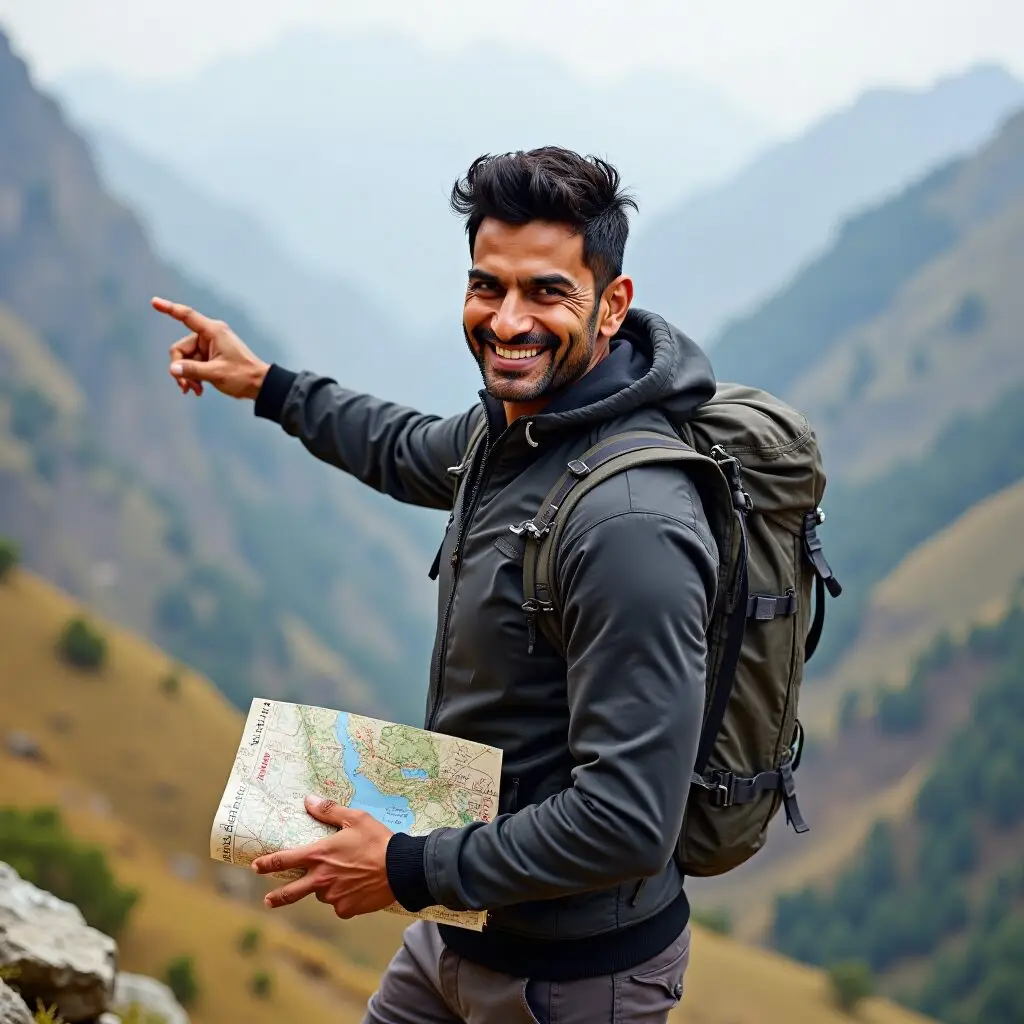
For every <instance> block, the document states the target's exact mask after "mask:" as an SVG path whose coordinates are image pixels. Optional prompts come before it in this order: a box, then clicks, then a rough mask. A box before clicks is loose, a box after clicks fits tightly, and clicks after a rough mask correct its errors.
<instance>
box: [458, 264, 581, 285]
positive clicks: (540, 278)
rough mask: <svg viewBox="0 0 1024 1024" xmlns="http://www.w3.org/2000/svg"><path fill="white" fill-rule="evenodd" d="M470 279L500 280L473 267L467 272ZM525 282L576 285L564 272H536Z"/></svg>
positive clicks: (485, 281) (482, 281)
mask: <svg viewBox="0 0 1024 1024" xmlns="http://www.w3.org/2000/svg"><path fill="white" fill-rule="evenodd" d="M469 280H470V281H479V282H480V283H481V284H500V283H501V282H500V280H499V279H498V278H497V276H496V275H494V274H489V273H487V271H486V270H478V269H477V268H476V267H474V268H473V269H472V270H470V272H469ZM524 283H526V284H530V285H532V286H533V287H534V288H569V289H573V288H576V287H577V284H576V282H575V281H573V280H572V279H571V278H569V277H566V276H565V274H537V275H535V276H534V277H528V278H526V279H525V282H524Z"/></svg>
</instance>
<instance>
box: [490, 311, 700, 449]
mask: <svg viewBox="0 0 1024 1024" xmlns="http://www.w3.org/2000/svg"><path fill="white" fill-rule="evenodd" d="M714 393H715V375H714V371H713V370H712V368H711V362H710V361H709V360H708V357H707V356H706V355H705V354H704V351H703V350H702V349H701V348H700V346H699V345H697V343H696V342H694V341H692V340H691V339H690V338H688V337H687V336H686V335H685V334H684V333H683V332H682V331H681V330H679V329H678V328H677V327H674V326H673V325H672V324H670V323H668V321H666V320H665V319H664V318H662V317H660V316H658V315H657V314H656V313H650V312H648V311H647V310H643V309H631V310H630V311H629V312H628V313H627V314H626V318H625V320H624V321H623V323H622V327H621V328H620V330H619V333H618V334H616V335H615V337H614V338H613V339H612V343H611V349H610V352H609V354H608V356H607V357H606V358H605V359H603V360H602V361H601V362H600V363H598V365H597V366H595V367H594V368H593V369H592V370H591V371H590V372H589V373H587V374H586V375H585V376H583V377H581V378H580V379H579V380H577V381H574V382H573V383H572V384H571V385H570V386H569V387H568V388H566V389H565V390H564V391H563V392H561V393H560V394H559V395H556V396H555V397H554V398H553V399H552V401H551V402H550V404H549V405H548V406H547V407H546V408H545V409H544V411H543V412H542V413H539V414H538V415H537V416H534V417H532V419H533V424H534V426H533V431H534V434H535V436H536V435H540V434H541V433H548V432H549V431H550V432H557V431H558V430H560V429H561V428H563V427H569V426H572V427H579V426H582V425H586V424H591V423H599V422H604V421H606V420H611V419H616V418H617V417H619V416H622V415H624V414H625V413H629V412H632V411H633V410H635V409H639V408H641V407H643V406H657V407H658V408H660V409H663V410H664V411H665V412H666V413H667V414H668V415H669V416H670V417H671V418H672V419H674V420H675V419H685V418H686V417H687V416H688V415H690V413H692V412H693V410H694V409H696V408H697V407H698V406H700V405H702V404H703V403H704V402H706V401H708V400H709V399H710V398H711V397H712V396H713V395H714ZM485 394H486V393H482V397H483V396H484V395H485ZM485 401H487V398H485ZM488 405H490V402H488ZM502 418H504V414H502Z"/></svg>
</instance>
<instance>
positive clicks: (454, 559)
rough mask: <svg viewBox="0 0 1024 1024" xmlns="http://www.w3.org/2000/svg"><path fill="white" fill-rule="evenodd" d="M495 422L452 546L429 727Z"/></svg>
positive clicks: (486, 437) (438, 698) (435, 708)
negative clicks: (464, 550) (449, 584)
mask: <svg viewBox="0 0 1024 1024" xmlns="http://www.w3.org/2000/svg"><path fill="white" fill-rule="evenodd" d="M484 415H485V416H486V415H487V410H486V408H485V409H484ZM505 433H507V430H506V431H504V432H503V433H502V435H501V436H500V437H499V438H498V440H499V441H500V440H501V438H502V437H504V436H505ZM490 442H491V424H490V422H488V424H487V427H486V429H485V430H484V437H483V445H484V457H483V460H482V461H481V463H480V472H479V473H477V475H476V480H475V481H474V482H473V489H472V491H470V494H469V500H468V501H467V502H466V503H465V504H464V505H463V510H462V517H461V519H460V521H459V532H458V534H457V535H456V537H455V547H454V548H452V555H451V564H452V587H451V590H450V591H449V592H448V602H447V604H446V605H445V609H444V619H443V624H442V626H441V642H440V643H439V644H438V646H437V661H436V662H435V664H434V677H435V679H436V682H435V684H434V702H433V704H432V705H431V708H430V715H429V717H428V718H427V729H433V728H434V719H435V718H436V717H437V712H438V709H439V708H440V706H441V696H442V691H443V685H442V684H443V681H444V661H445V657H446V655H447V653H448V625H449V622H450V620H451V614H452V605H453V604H455V588H456V586H457V585H458V582H459V570H460V569H461V568H462V559H461V558H460V557H459V555H460V552H461V548H462V542H463V540H465V538H466V532H467V530H468V529H469V523H470V520H471V519H472V517H473V512H474V511H475V509H476V502H477V498H478V497H479V495H480V491H481V490H482V489H483V484H484V480H485V479H486V470H487V462H488V460H489V459H490V457H491V443H490ZM471 471H472V469H471V467H467V472H471Z"/></svg>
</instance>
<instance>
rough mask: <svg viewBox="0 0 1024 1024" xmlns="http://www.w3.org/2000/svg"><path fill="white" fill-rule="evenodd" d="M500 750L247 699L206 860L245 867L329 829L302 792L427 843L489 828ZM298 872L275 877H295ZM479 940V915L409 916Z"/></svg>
mask: <svg viewBox="0 0 1024 1024" xmlns="http://www.w3.org/2000/svg"><path fill="white" fill-rule="evenodd" d="M500 778H501V751H500V750H499V749H498V748H497V747H489V746H486V745H484V744H482V743H473V742H470V741H469V740H463V739H458V738H457V737H455V736H446V735H444V734H442V733H436V732H428V731H427V730H425V729H416V728H414V727H413V726H409V725H398V724H396V723H394V722H384V721H381V720H380V719H377V718H366V717H363V716H361V715H353V714H349V713H348V712H345V711H332V710H330V709H329V708H319V707H312V706H309V705H305V704H289V703H286V702H284V701H276V700H265V699H263V698H258V697H257V698H255V699H254V700H253V702H252V704H251V706H250V708H249V715H248V717H247V719H246V722H245V729H244V731H243V733H242V739H241V742H240V743H239V746H238V753H237V754H236V755H235V763H234V766H233V767H232V769H231V775H230V776H229V778H228V782H227V785H226V786H225V787H224V795H223V797H222V798H221V802H220V805H219V806H218V808H217V814H216V817H215V818H214V822H213V829H212V831H211V833H210V856H211V857H212V858H213V859H214V860H218V861H221V862H223V863H226V864H236V865H239V866H245V867H248V865H249V864H251V863H252V862H253V861H254V860H255V859H256V858H257V857H262V856H263V855H264V854H267V853H276V852H277V851H278V850H285V849H291V848H293V847H296V846H304V845H305V844H307V843H312V842H315V841H316V840H318V839H323V838H324V837H325V836H328V835H331V834H332V833H333V832H336V831H337V829H336V828H335V827H334V826H332V825H326V824H324V823H323V822H320V821H317V820H316V818H313V817H312V816H311V815H309V814H308V813H307V812H306V808H305V805H304V800H305V797H306V794H307V793H316V794H318V795H320V796H325V797H330V798H331V799H332V800H336V801H337V802H338V803H339V804H342V805H344V806H346V807H353V808H357V809H359V810H363V811H367V812H368V813H369V814H372V815H373V816H374V817H375V818H376V819H377V820H378V821H381V822H383V823H384V824H385V825H387V826H388V828H390V829H391V830H392V831H394V832H407V833H408V834H409V835H413V836H420V835H426V834H427V833H428V832H430V831H432V830H433V829H435V828H458V827H460V826H462V825H466V824H469V823H470V822H473V821H491V820H493V818H494V816H495V814H496V813H497V808H498V787H499V782H500ZM301 875H302V871H301V869H299V870H295V871H289V872H281V873H280V874H278V875H275V876H273V877H277V878H282V879H288V880H291V879H294V878H299V877H301ZM386 909H387V910H389V911H390V912H392V913H396V914H402V915H405V916H406V917H418V918H423V919H425V920H428V921H438V922H440V923H442V924H452V925H457V926H460V927H463V928H471V929H474V930H475V931H481V930H482V929H483V927H484V924H485V922H486V919H487V912H486V911H479V912H477V911H454V910H448V909H447V908H446V907H440V906H437V907H427V908H426V909H424V910H422V911H420V912H419V913H416V914H412V913H410V912H409V911H407V910H405V909H404V908H403V907H402V906H400V905H399V904H398V903H394V904H393V905H392V906H390V907H388V908H386Z"/></svg>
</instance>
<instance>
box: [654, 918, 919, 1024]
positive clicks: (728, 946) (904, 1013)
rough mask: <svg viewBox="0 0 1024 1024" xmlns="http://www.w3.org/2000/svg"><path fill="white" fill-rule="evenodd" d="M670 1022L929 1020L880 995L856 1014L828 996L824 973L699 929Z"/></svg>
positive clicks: (867, 1023)
mask: <svg viewBox="0 0 1024 1024" xmlns="http://www.w3.org/2000/svg"><path fill="white" fill-rule="evenodd" d="M671 1020H672V1024H854V1022H859V1024H925V1022H926V1021H927V1018H925V1017H921V1016H920V1015H919V1014H915V1013H912V1012H911V1011H909V1010H905V1009H903V1008H902V1007H898V1006H895V1005H894V1004H892V1003H890V1002H888V1001H887V1000H882V999H869V1000H865V1001H864V1002H863V1003H862V1004H861V1006H860V1007H858V1013H857V1016H856V1017H855V1018H851V1017H849V1016H847V1015H846V1014H843V1013H841V1012H840V1011H839V1010H837V1009H836V1008H835V1007H834V1006H832V1004H831V1002H830V1000H829V993H828V985H827V981H826V978H825V977H824V975H823V974H822V973H821V972H820V971H817V970H815V969H813V968H811V967H805V966H804V965H803V964H795V963H793V962H792V961H790V960H786V959H784V958H783V957H780V956H777V955H776V954H774V953H771V952H769V951H767V950H763V949H756V948H754V947H750V946H740V945H738V944H737V943H736V942H734V941H732V940H730V939H725V938H722V937H721V936H718V935H713V934H711V933H709V932H704V931H697V932H696V933H695V935H694V940H693V954H692V960H691V968H690V970H688V971H687V974H686V992H685V994H684V996H683V1002H682V1004H681V1005H680V1007H679V1009H678V1010H677V1011H676V1012H675V1013H673V1014H672V1016H671Z"/></svg>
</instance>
